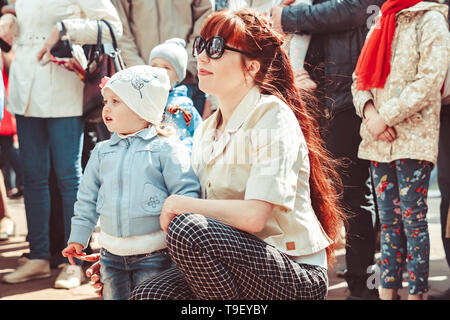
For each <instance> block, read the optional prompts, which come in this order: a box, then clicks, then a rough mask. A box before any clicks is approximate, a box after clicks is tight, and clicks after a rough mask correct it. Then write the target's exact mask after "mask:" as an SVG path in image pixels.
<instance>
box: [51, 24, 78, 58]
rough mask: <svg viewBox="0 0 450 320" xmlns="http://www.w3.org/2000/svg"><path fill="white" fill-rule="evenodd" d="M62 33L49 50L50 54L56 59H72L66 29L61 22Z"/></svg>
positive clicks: (70, 45)
mask: <svg viewBox="0 0 450 320" xmlns="http://www.w3.org/2000/svg"><path fill="white" fill-rule="evenodd" d="M61 26H62V32H61V38H60V39H59V40H58V42H57V43H56V44H55V45H54V46H53V47H52V48H51V49H50V53H51V54H52V55H53V56H55V57H57V58H73V55H72V43H71V42H70V39H69V37H67V29H66V26H65V25H64V23H62V22H61Z"/></svg>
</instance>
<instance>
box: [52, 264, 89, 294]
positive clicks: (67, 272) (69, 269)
mask: <svg viewBox="0 0 450 320" xmlns="http://www.w3.org/2000/svg"><path fill="white" fill-rule="evenodd" d="M61 268H62V270H61V272H60V273H59V275H58V277H57V278H56V280H55V288H56V289H72V288H77V287H79V286H80V285H81V282H82V281H83V279H84V276H83V270H82V269H81V266H73V265H71V264H62V265H61Z"/></svg>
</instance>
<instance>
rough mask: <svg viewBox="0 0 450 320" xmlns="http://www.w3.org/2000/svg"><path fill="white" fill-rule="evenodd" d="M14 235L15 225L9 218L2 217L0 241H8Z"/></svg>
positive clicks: (0, 221)
mask: <svg viewBox="0 0 450 320" xmlns="http://www.w3.org/2000/svg"><path fill="white" fill-rule="evenodd" d="M15 234H16V224H15V223H14V221H13V220H12V219H10V218H7V217H4V218H2V219H1V220H0V241H3V240H8V239H9V238H10V237H12V236H14V235H15Z"/></svg>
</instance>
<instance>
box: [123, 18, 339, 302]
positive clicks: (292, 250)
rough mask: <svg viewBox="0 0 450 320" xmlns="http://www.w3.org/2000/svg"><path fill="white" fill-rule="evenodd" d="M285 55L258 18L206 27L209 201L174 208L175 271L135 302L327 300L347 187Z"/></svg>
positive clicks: (169, 212)
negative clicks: (210, 104) (211, 103)
mask: <svg viewBox="0 0 450 320" xmlns="http://www.w3.org/2000/svg"><path fill="white" fill-rule="evenodd" d="M282 44H283V38H282V37H281V35H279V34H277V33H275V32H274V31H273V30H272V29H271V27H270V25H269V23H268V21H267V20H266V19H265V18H263V17H262V16H261V15H259V14H257V13H255V12H253V11H251V10H249V9H243V10H240V11H238V12H227V11H221V12H216V13H213V14H212V15H210V16H209V18H208V19H207V20H206V22H205V24H204V26H203V28H202V31H201V36H199V37H197V38H196V40H195V43H194V48H193V54H194V56H196V57H197V68H198V74H199V86H200V88H201V89H202V90H203V91H205V92H207V93H209V94H214V95H215V96H216V97H217V98H218V100H219V102H220V103H219V110H218V111H217V112H216V113H214V114H213V115H212V116H210V117H209V118H208V119H207V120H206V121H205V122H204V123H203V124H202V125H201V126H200V127H199V128H198V129H197V131H196V133H195V136H194V146H193V150H192V166H193V168H194V170H195V172H196V174H197V175H198V177H199V180H200V183H201V186H202V199H192V198H188V197H183V196H178V195H172V196H170V197H169V198H168V199H167V200H166V202H165V203H164V206H163V209H162V212H161V218H160V222H161V227H162V229H163V230H164V231H165V232H166V233H167V237H166V241H167V246H168V249H169V254H170V256H171V258H172V260H173V262H174V264H175V267H174V268H172V269H170V270H168V271H167V272H165V273H163V274H161V276H158V277H156V278H155V279H151V280H147V281H145V282H143V283H142V284H141V285H139V286H138V287H137V288H136V289H135V290H134V291H133V293H132V295H131V299H135V300H140V299H151V300H153V299H325V297H326V295H327V286H328V277H327V265H328V263H331V262H332V261H333V250H334V247H333V243H335V242H336V239H337V237H338V236H339V231H340V228H341V226H342V222H343V213H342V210H341V209H340V206H339V203H338V200H337V199H338V196H337V190H338V186H339V178H338V175H337V174H336V172H335V171H334V169H333V165H332V160H331V159H330V158H329V157H328V155H327V154H326V153H325V151H324V149H323V147H322V141H321V139H320V138H319V132H318V125H317V124H316V123H315V121H314V118H313V117H312V115H310V113H309V111H308V109H307V108H306V107H305V104H304V103H303V102H302V99H301V96H300V93H299V92H298V91H297V89H296V88H295V86H294V77H293V72H292V68H291V64H290V61H289V58H288V56H287V54H286V52H285V51H284V50H283V48H282Z"/></svg>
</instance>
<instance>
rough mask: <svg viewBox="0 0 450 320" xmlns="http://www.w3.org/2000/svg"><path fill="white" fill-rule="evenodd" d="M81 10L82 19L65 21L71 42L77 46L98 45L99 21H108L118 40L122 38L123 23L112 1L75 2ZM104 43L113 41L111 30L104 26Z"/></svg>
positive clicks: (77, 0) (82, 0) (84, 0)
mask: <svg viewBox="0 0 450 320" xmlns="http://www.w3.org/2000/svg"><path fill="white" fill-rule="evenodd" d="M73 3H74V4H75V5H78V6H79V7H80V10H81V17H80V18H76V19H74V18H70V19H65V20H63V23H64V26H65V27H66V29H67V33H68V34H69V37H70V40H71V41H72V43H75V44H80V45H84V44H96V43H97V33H98V27H97V20H107V21H108V22H109V23H110V24H111V26H112V28H113V30H114V33H115V36H116V38H117V40H119V39H120V37H122V32H123V28H122V22H121V21H120V18H119V14H118V13H117V10H116V8H115V7H114V6H113V4H112V3H111V1H110V0H96V1H91V0H74V1H73ZM102 39H103V42H109V41H111V34H110V31H109V28H108V27H107V26H106V25H105V24H103V25H102Z"/></svg>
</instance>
